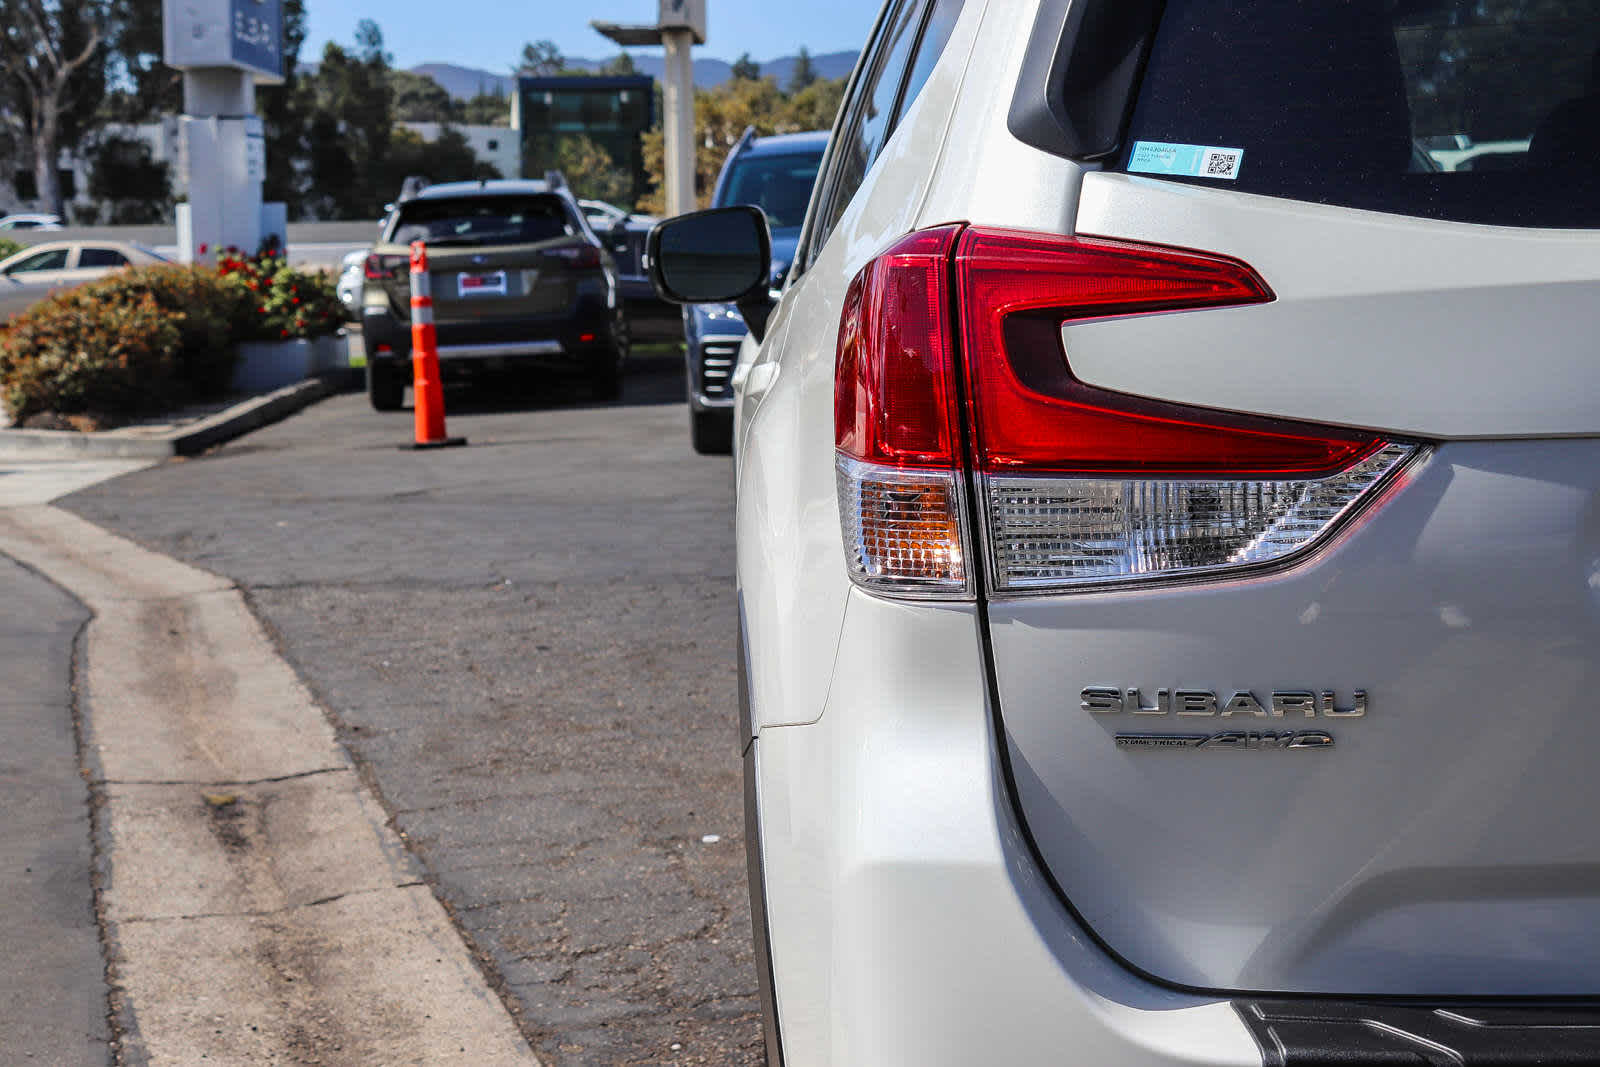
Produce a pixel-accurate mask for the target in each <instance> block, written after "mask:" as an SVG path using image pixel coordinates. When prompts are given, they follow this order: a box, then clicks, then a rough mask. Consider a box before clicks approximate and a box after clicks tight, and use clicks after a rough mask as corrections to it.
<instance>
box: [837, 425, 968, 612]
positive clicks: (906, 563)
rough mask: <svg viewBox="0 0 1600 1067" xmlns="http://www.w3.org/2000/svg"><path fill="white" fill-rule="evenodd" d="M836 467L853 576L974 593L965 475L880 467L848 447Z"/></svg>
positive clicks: (894, 588) (931, 591)
mask: <svg viewBox="0 0 1600 1067" xmlns="http://www.w3.org/2000/svg"><path fill="white" fill-rule="evenodd" d="M837 468H838V483H839V513H840V515H841V516H843V521H844V543H845V557H846V560H847V563H848V566H849V569H850V577H851V578H853V579H855V581H857V582H859V583H860V584H861V585H864V586H866V587H868V588H873V589H877V590H879V591H881V592H887V593H898V594H900V595H902V596H913V597H952V596H955V597H960V596H966V595H967V594H968V593H970V591H971V588H970V584H969V582H968V580H967V576H968V567H967V536H966V518H965V517H966V513H967V509H966V500H965V496H964V494H963V490H962V481H963V479H962V477H961V475H959V474H957V473H956V472H954V471H931V470H916V469H911V468H903V467H881V466H877V465H875V464H871V463H862V462H860V461H859V460H854V459H851V458H850V457H849V456H843V455H841V456H839V457H838V459H837Z"/></svg>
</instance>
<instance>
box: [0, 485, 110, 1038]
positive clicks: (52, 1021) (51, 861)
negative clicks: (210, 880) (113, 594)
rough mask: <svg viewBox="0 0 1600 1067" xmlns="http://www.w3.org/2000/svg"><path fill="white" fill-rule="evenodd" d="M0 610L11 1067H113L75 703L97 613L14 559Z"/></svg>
mask: <svg viewBox="0 0 1600 1067" xmlns="http://www.w3.org/2000/svg"><path fill="white" fill-rule="evenodd" d="M10 473H11V472H9V471H0V475H8V474H10ZM3 484H4V479H3V478H0V485H3ZM0 603H3V604H4V605H5V608H4V611H3V612H0V811H4V812H5V819H4V820H3V821H0V900H4V901H5V907H4V908H0V958H3V959H4V960H5V961H6V965H5V966H0V1048H3V1049H4V1052H5V1061H6V1062H7V1063H25V1062H28V1061H34V1062H38V1063H50V1064H61V1065H63V1067H78V1065H85V1067H87V1065H91V1064H93V1065H101V1067H103V1065H105V1064H106V1063H107V1062H108V1061H109V1059H110V1046H109V1040H110V1035H109V1032H108V1030H107V1024H106V1016H107V1010H108V1004H107V990H106V982H105V961H104V959H103V958H102V956H101V953H100V931H99V927H98V925H97V923H96V919H95V906H94V896H93V889H92V879H91V872H92V870H93V867H94V857H93V855H92V854H91V848H90V825H89V810H90V796H89V787H88V785H87V784H86V783H85V781H84V779H83V778H82V777H81V776H80V775H79V764H78V752H77V741H76V723H75V721H74V709H73V700H72V657H73V646H74V642H75V640H76V638H77V635H78V633H79V631H80V630H81V629H82V627H83V625H84V623H85V622H87V621H88V618H89V613H88V611H86V610H85V609H84V607H83V606H82V605H81V604H79V603H78V602H77V601H76V600H74V599H72V598H71V597H69V596H68V595H67V594H66V593H64V592H62V591H61V590H60V589H58V588H57V587H56V586H55V585H53V584H51V583H50V582H48V581H46V580H45V579H44V578H42V577H40V576H39V575H37V574H35V573H33V572H32V571H30V570H27V569H26V568H24V567H22V566H20V565H19V564H17V563H14V562H12V561H11V560H9V559H5V558H4V557H0Z"/></svg>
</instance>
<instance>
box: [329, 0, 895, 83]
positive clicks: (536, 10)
mask: <svg viewBox="0 0 1600 1067" xmlns="http://www.w3.org/2000/svg"><path fill="white" fill-rule="evenodd" d="M656 11H657V4H656V3H655V2H654V0H568V2H563V0H532V2H528V0H522V2H521V3H506V2H504V0H498V2H497V0H445V2H441V0H381V2H380V0H306V18H307V23H308V25H307V31H308V35H307V38H306V44H305V47H304V48H303V49H301V53H300V55H301V58H302V59H308V60H309V59H315V58H316V57H317V56H319V55H321V54H322V47H323V45H324V44H326V43H327V42H328V41H334V42H336V43H338V44H341V45H345V46H349V45H350V43H351V39H352V37H353V35H354V33H355V27H356V23H357V22H359V21H360V20H361V19H364V18H371V19H375V20H377V22H378V25H380V26H382V27H383V37H384V42H385V44H386V46H387V48H388V50H389V51H390V52H392V53H393V54H394V58H395V62H396V64H398V65H399V66H402V67H411V66H415V65H416V64H418V63H427V62H442V63H458V64H460V65H462V66H467V67H481V68H483V69H485V70H493V71H496V72H500V71H505V70H507V69H508V68H509V67H510V66H511V65H512V64H513V63H514V62H515V61H516V59H517V57H518V56H519V55H521V53H522V45H523V43H524V42H525V41H535V40H540V39H542V38H548V39H550V40H552V41H554V42H555V43H556V44H557V45H558V46H559V47H560V48H561V51H562V52H563V53H565V54H566V55H570V56H582V57H584V58H589V59H599V58H604V57H606V56H609V55H613V54H615V52H616V46H615V45H613V44H612V43H611V42H610V41H607V40H606V39H605V38H603V37H601V36H600V35H599V34H598V33H595V32H594V30H592V29H590V28H589V20H590V19H602V20H604V21H607V22H623V23H628V22H637V23H646V22H654V21H655V17H656ZM877 11H878V3H877V0H800V2H798V3H796V2H792V0H707V12H706V24H707V25H706V30H707V41H706V44H705V45H704V46H703V47H701V48H696V49H695V51H696V53H697V55H703V56H705V57H707V58H713V59H726V60H729V61H732V60H734V59H737V58H738V57H739V55H740V53H743V52H749V53H750V55H751V56H752V57H753V58H755V59H756V60H766V59H776V58H778V57H779V56H785V55H792V54H793V53H794V52H796V51H798V50H799V48H800V46H801V45H805V46H806V47H807V48H809V49H810V50H811V52H812V53H813V54H821V53H824V52H839V51H844V50H846V49H855V48H860V47H861V45H862V43H863V42H864V41H865V39H866V36H867V31H868V30H869V29H871V27H872V19H873V17H874V16H875V15H876V14H877ZM657 51H659V50H657Z"/></svg>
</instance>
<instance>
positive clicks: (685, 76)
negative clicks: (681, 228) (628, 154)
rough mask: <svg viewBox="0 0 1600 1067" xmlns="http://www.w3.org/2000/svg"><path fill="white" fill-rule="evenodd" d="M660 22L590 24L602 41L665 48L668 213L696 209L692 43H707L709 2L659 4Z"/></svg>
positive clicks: (692, 0)
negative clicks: (628, 24) (645, 23)
mask: <svg viewBox="0 0 1600 1067" xmlns="http://www.w3.org/2000/svg"><path fill="white" fill-rule="evenodd" d="M660 4H661V9H660V18H659V19H658V21H657V23H656V25H654V26H622V25H619V24H617V23H615V22H591V23H590V24H589V25H591V26H593V27H594V28H595V29H596V30H597V31H598V32H599V33H600V34H601V35H602V36H603V37H606V38H607V39H608V40H611V41H614V42H615V43H617V44H619V45H623V46H624V47H626V46H628V45H633V46H636V47H637V46H641V45H664V46H665V47H666V50H667V62H666V70H665V73H664V74H663V77H662V79H661V80H662V96H663V98H664V99H663V103H664V105H665V106H664V108H663V110H664V111H665V115H664V116H663V117H662V131H661V132H662V140H663V142H664V144H663V146H662V147H663V149H664V150H665V151H664V155H665V159H664V160H663V162H664V165H665V170H666V190H665V193H666V201H667V214H668V215H682V214H684V213H685V212H689V211H693V210H694V209H695V206H696V204H695V195H694V63H693V60H692V57H691V55H690V50H691V47H692V46H693V45H696V44H705V43H706V0H660Z"/></svg>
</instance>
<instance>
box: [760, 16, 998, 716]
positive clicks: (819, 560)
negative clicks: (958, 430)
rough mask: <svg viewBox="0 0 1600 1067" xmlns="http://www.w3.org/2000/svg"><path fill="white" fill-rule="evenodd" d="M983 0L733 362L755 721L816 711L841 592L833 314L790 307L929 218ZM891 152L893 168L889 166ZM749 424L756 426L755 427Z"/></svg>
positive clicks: (845, 279)
mask: <svg viewBox="0 0 1600 1067" xmlns="http://www.w3.org/2000/svg"><path fill="white" fill-rule="evenodd" d="M983 6H984V5H983V4H981V3H976V2H975V3H972V4H969V5H968V6H967V8H966V10H965V11H964V13H963V15H962V18H961V21H960V22H959V23H958V24H957V26H956V29H955V31H954V33H953V34H952V35H951V38H950V41H949V43H948V44H947V45H946V47H945V51H944V54H943V56H942V58H941V59H940V61H939V63H938V64H937V65H936V66H935V68H934V71H933V74H932V76H931V77H930V78H929V80H928V84H927V86H926V87H925V88H924V89H923V91H922V95H921V96H920V97H919V98H918V100H917V101H916V103H915V104H914V105H913V106H912V107H911V108H910V109H909V110H908V111H907V112H906V115H905V118H904V120H903V122H902V125H901V126H900V127H899V129H898V130H896V131H895V133H894V135H893V136H892V137H891V138H890V139H889V142H888V144H887V145H886V146H885V148H884V153H883V157H882V158H881V159H880V160H879V161H878V163H877V165H875V166H874V167H873V169H872V170H871V171H869V172H868V174H867V178H866V181H865V182H864V183H863V184H862V186H861V189H860V191H859V192H858V193H857V195H856V198H855V200H854V201H853V202H852V203H851V205H850V207H849V208H848V209H847V210H846V211H845V213H844V215H843V216H842V217H841V218H840V220H839V223H838V225H837V227H836V228H835V229H834V232H833V234H832V236H831V237H830V238H829V240H828V242H827V244H826V246H825V247H824V248H823V250H822V252H821V254H820V255H819V256H818V257H817V259H816V261H815V262H814V263H813V264H812V265H811V268H810V269H808V270H807V271H805V272H804V273H803V274H801V275H800V276H799V277H796V278H792V279H791V280H790V281H789V284H788V285H787V287H786V288H785V290H784V293H783V296H782V298H781V300H780V302H779V304H778V308H777V309H776V311H775V312H774V314H773V316H772V319H771V320H770V321H769V323H768V331H769V333H768V337H767V339H766V341H765V343H763V344H762V346H761V348H760V350H759V352H758V354H757V355H756V356H755V357H754V358H753V359H750V360H748V361H747V360H746V359H745V358H744V357H743V356H742V355H741V357H740V363H741V365H744V364H748V369H746V370H744V371H743V374H744V376H745V378H746V381H745V387H744V389H743V390H741V392H740V397H741V399H740V401H739V408H740V409H741V410H740V411H739V413H738V415H737V416H736V422H735V430H734V432H735V435H736V437H737V438H738V439H739V440H740V441H741V443H742V444H744V445H745V447H744V448H742V449H737V452H738V455H739V459H738V467H737V469H738V485H739V494H738V518H737V522H738V526H739V529H740V530H741V531H746V530H748V532H741V536H740V538H739V563H738V573H739V578H738V581H739V603H740V611H741V612H742V614H743V617H744V621H745V625H746V626H747V627H749V628H751V629H760V631H761V632H762V633H764V634H769V635H772V638H771V639H770V640H768V641H764V642H763V644H762V648H761V649H760V650H759V652H754V651H753V654H752V656H751V660H750V665H749V666H750V690H751V691H750V705H751V710H752V718H753V720H754V723H755V726H756V728H757V729H758V730H759V729H760V728H761V727H764V726H774V725H788V724H795V723H809V722H815V721H816V720H817V719H818V718H820V717H821V715H822V708H823V701H824V699H825V698H826V696H827V677H828V674H829V671H830V668H831V666H832V662H833V653H834V647H835V645H836V644H837V634H838V632H839V619H840V617H841V615H842V614H843V611H844V599H845V595H846V594H847V593H848V592H849V590H850V588H851V586H850V579H849V578H848V577H847V576H846V573H845V567H844V546H843V544H842V543H841V541H840V540H839V510H838V505H837V503H836V502H835V500H834V489H833V486H834V463H833V365H834V350H835V348H836V346H837V344H838V336H839V322H838V320H837V319H836V318H833V317H831V316H816V315H794V314H792V309H793V308H794V307H795V306H796V305H801V304H804V305H811V306H823V307H839V306H840V305H841V304H842V303H843V300H844V291H845V289H846V287H847V286H848V285H849V282H850V278H851V277H852V276H853V275H854V274H855V273H856V271H857V270H859V269H860V267H861V265H862V264H864V263H866V262H867V261H868V260H869V259H871V258H872V257H873V256H875V255H877V254H878V253H879V252H880V251H882V250H883V248H884V246H886V245H887V244H888V243H889V242H890V241H892V240H894V239H895V238H896V237H898V236H900V235H901V234H903V233H906V232H907V231H909V230H914V229H916V228H917V227H919V226H921V225H926V222H925V216H923V215H922V214H921V204H922V201H923V198H924V196H925V194H926V192H927V190H928V187H929V182H930V179H931V177H932V175H931V173H930V168H929V167H928V166H927V161H926V158H925V153H926V152H927V146H928V145H937V144H943V143H945V141H946V139H947V138H949V137H950V136H952V134H951V132H950V131H949V130H948V129H947V127H948V124H949V123H950V122H951V121H953V115H954V112H955V109H956V99H957V96H958V93H959V92H960V90H961V84H962V79H963V74H964V64H965V61H966V57H967V55H968V53H969V52H970V50H971V47H972V43H973V40H974V37H975V31H976V28H977V24H978V18H979V16H980V15H981V14H982V11H983ZM964 102H965V101H963V103H964ZM1003 128H1004V127H1003V126H1002V129H1003ZM895 160H899V161H900V162H901V163H902V164H903V165H901V166H899V167H896V166H893V165H891V164H892V163H893V161H895ZM827 165H828V164H827V161H826V160H824V162H823V166H824V168H826V167H827ZM812 210H813V211H815V210H816V201H815V199H814V198H813V201H812ZM769 399H771V400H773V401H775V402H773V403H767V402H766V401H768V400H769ZM756 424H761V426H760V430H759V432H752V427H753V426H755V425H756Z"/></svg>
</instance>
